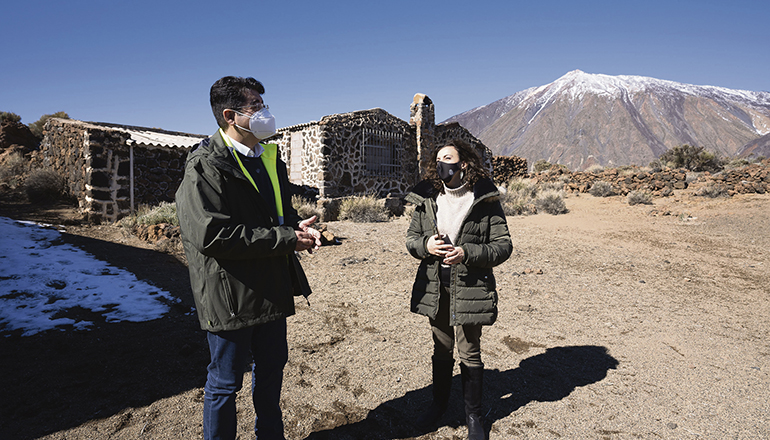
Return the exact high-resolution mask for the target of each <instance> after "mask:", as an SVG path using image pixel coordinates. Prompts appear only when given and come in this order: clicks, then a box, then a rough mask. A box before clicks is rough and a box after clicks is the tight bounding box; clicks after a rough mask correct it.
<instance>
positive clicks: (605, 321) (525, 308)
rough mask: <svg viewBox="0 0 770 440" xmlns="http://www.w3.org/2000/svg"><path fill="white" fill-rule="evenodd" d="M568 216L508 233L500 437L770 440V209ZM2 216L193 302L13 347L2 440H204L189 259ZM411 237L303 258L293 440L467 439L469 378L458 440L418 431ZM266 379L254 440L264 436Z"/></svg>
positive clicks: (386, 227)
mask: <svg viewBox="0 0 770 440" xmlns="http://www.w3.org/2000/svg"><path fill="white" fill-rule="evenodd" d="M566 202H567V207H568V208H569V213H568V214H564V215H559V216H551V215H547V214H540V215H534V216H526V217H509V218H508V226H509V228H510V230H511V235H512V238H513V243H514V249H515V250H514V254H513V255H512V257H511V258H510V259H509V260H508V261H507V262H506V263H504V264H503V265H501V266H499V267H498V268H497V269H496V276H497V280H498V290H499V296H500V304H499V306H500V315H499V319H498V322H497V323H496V324H495V325H494V326H492V327H485V330H484V336H483V337H482V359H483V360H484V362H485V366H486V373H485V393H484V404H485V409H486V410H487V413H486V421H487V429H488V430H489V436H490V439H493V440H496V439H512V438H522V439H557V438H567V439H583V438H592V439H634V438H641V439H655V438H660V439H728V438H729V439H767V438H770V404H769V403H768V402H770V377H768V374H769V373H770V343H769V342H768V337H770V334H769V333H770V318H769V316H770V306H769V304H770V301H769V297H770V276H769V275H768V269H769V267H768V266H769V265H770V250H769V249H770V234H769V233H768V232H769V231H770V227H769V226H770V209H769V207H770V195H769V194H765V195H756V194H755V195H739V196H735V197H732V198H729V199H727V198H722V199H705V198H702V197H695V196H693V195H692V191H689V190H685V191H677V192H676V193H675V195H674V196H673V197H669V198H663V199H655V200H654V205H635V206H629V205H627V204H626V203H625V199H624V198H622V197H609V198H594V197H592V196H589V195H580V196H576V195H570V196H569V197H568V198H567V199H566ZM0 206H2V209H0V215H3V216H7V217H12V218H28V219H37V220H43V221H48V222H52V223H65V224H69V226H67V228H66V229H67V232H66V233H65V234H64V236H63V240H65V241H66V242H69V243H73V244H75V245H77V246H79V247H81V248H83V249H85V250H87V251H89V252H91V253H92V254H94V255H96V256H97V257H99V258H101V259H104V260H107V261H108V262H110V263H112V264H113V265H115V266H119V267H122V268H125V269H128V270H130V271H132V272H134V273H135V274H136V275H137V276H138V277H139V278H141V279H144V280H146V281H149V282H151V283H154V284H155V285H157V286H159V287H161V288H163V289H165V290H167V291H169V292H171V293H172V294H173V295H175V296H178V297H179V298H180V299H181V300H182V302H181V303H180V304H178V305H177V306H175V307H174V308H173V309H172V310H171V312H170V313H169V314H168V316H167V317H165V318H163V319H160V320H156V321H151V322H144V323H120V324H108V323H105V322H104V320H103V319H102V320H101V321H100V322H99V321H97V325H96V328H95V329H94V330H92V331H85V332H75V331H51V332H47V333H44V334H39V335H36V336H32V337H21V336H19V335H18V334H7V333H6V334H0V353H2V362H0V374H2V377H3V379H4V380H3V382H4V386H3V387H2V397H1V398H0V439H3V440H6V439H8V440H11V439H19V440H25V439H49V440H53V439H62V440H63V439H68V440H69V439H197V438H202V425H201V423H202V410H203V391H202V386H203V384H204V382H205V373H206V364H207V356H208V349H207V346H206V342H205V335H204V333H203V332H202V331H201V330H200V329H199V328H198V325H197V321H196V319H195V316H194V314H192V313H191V307H192V299H191V294H190V291H189V281H188V278H187V269H186V266H185V264H184V258H183V256H181V255H179V254H174V253H173V252H172V253H164V252H160V251H159V250H158V248H156V247H154V246H153V245H150V244H148V243H145V242H142V241H140V240H138V239H137V238H136V237H133V236H131V235H130V234H127V233H126V232H124V231H122V230H120V229H119V228H115V227H112V226H90V227H89V226H84V225H78V222H77V215H75V214H74V213H73V212H72V211H71V210H68V209H67V207H66V206H53V207H50V208H48V209H40V208H36V209H33V208H29V207H25V206H24V205H23V204H17V203H14V202H13V201H10V202H9V201H4V203H3V204H2V205H0ZM407 221H408V220H407V219H404V218H401V219H396V220H394V221H391V222H388V223H371V224H355V223H349V222H330V223H327V226H328V228H329V230H330V231H332V232H334V233H335V234H336V235H337V236H338V237H340V238H341V244H339V245H336V246H325V247H323V248H321V250H320V251H319V252H317V253H316V254H313V255H304V256H303V258H302V264H303V266H304V267H305V269H306V271H307V274H308V277H309V279H310V283H311V286H312V287H313V289H314V293H313V294H312V295H311V296H310V305H309V306H308V304H307V303H306V302H305V301H304V299H301V298H300V299H297V302H296V305H297V314H296V315H295V316H293V317H291V318H290V319H289V347H290V352H289V363H288V365H287V367H286V370H285V379H284V389H283V397H282V406H283V409H284V423H285V426H286V436H287V438H288V439H291V440H295V439H412V438H416V439H462V438H465V432H466V431H465V427H464V426H463V424H464V415H463V410H462V404H461V398H460V378H459V366H456V367H455V378H454V383H453V399H452V404H451V406H450V410H449V412H448V414H447V415H446V416H445V417H444V419H443V420H442V423H441V425H440V426H439V427H438V428H437V429H436V430H434V431H432V432H421V431H419V430H417V429H416V428H414V427H413V425H412V422H413V421H414V420H415V419H416V417H417V415H418V414H419V413H420V411H422V410H423V409H424V408H425V407H426V405H427V403H428V402H429V400H430V354H431V340H430V330H429V327H428V322H427V318H424V317H421V316H418V315H414V314H412V313H410V312H409V308H408V304H409V292H410V289H411V283H412V280H413V277H414V274H415V271H416V268H417V264H418V262H417V260H415V259H413V258H412V257H410V256H409V255H408V254H407V252H406V249H405V246H404V237H405V231H406V228H407ZM165 249H167V247H166V248H165ZM73 313H78V311H73ZM79 313H90V312H87V311H80V312H79ZM89 318H90V319H94V318H95V319H97V320H98V319H99V317H98V316H96V317H94V316H90V317H89ZM249 381H250V375H249V374H246V375H245V376H244V385H245V386H244V389H243V390H242V392H241V393H240V395H239V402H238V404H239V428H238V429H239V438H240V439H250V438H253V432H252V424H253V409H252V408H251V404H250V401H249V393H248V384H249Z"/></svg>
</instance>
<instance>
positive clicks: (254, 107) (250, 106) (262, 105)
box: [238, 102, 270, 113]
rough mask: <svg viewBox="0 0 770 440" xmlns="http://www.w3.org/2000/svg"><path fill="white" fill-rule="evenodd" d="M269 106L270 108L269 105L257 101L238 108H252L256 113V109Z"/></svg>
mask: <svg viewBox="0 0 770 440" xmlns="http://www.w3.org/2000/svg"><path fill="white" fill-rule="evenodd" d="M269 108H270V106H269V105H267V104H263V103H261V102H258V103H256V104H251V105H246V106H243V107H241V108H239V109H238V110H253V111H254V112H255V113H256V112H258V111H260V110H262V109H269Z"/></svg>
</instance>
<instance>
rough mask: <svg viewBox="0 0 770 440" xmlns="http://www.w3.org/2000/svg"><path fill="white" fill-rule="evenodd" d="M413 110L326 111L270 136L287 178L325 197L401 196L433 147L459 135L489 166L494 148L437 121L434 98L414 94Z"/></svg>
mask: <svg viewBox="0 0 770 440" xmlns="http://www.w3.org/2000/svg"><path fill="white" fill-rule="evenodd" d="M410 110H411V116H410V120H409V122H406V121H404V120H402V119H399V118H397V117H395V116H393V115H391V114H390V113H388V112H386V111H385V110H383V109H379V108H375V109H372V110H361V111H355V112H351V113H343V114H336V115H330V116H324V117H323V118H321V120H320V121H313V122H308V123H305V124H299V125H293V126H290V127H285V128H281V129H279V130H278V133H277V134H276V135H275V136H273V137H272V138H270V139H268V140H267V141H268V142H273V143H277V144H278V146H279V150H280V152H281V159H283V160H284V161H285V162H286V164H287V167H288V169H289V179H290V180H291V181H292V182H293V183H295V184H297V185H307V186H310V187H313V188H316V189H318V192H319V195H320V196H321V197H322V198H335V197H344V196H350V195H360V194H374V195H378V196H381V197H382V196H386V195H387V194H391V195H393V196H402V195H404V194H406V192H407V190H408V189H409V188H410V187H412V186H413V185H414V184H416V183H417V182H418V181H419V180H420V177H421V176H422V175H423V174H424V170H425V167H426V166H427V165H428V164H427V161H429V160H430V157H431V154H432V152H433V149H434V148H435V147H436V146H437V145H443V144H444V143H446V142H448V141H449V140H451V139H455V138H462V139H464V140H466V141H468V142H469V143H470V144H471V145H473V146H474V147H475V148H476V150H477V151H478V152H479V154H480V155H481V157H482V159H483V161H484V163H485V165H486V167H487V168H488V169H490V171H491V168H492V153H491V151H490V150H489V149H488V148H487V147H486V146H484V144H483V143H481V141H479V140H478V139H476V138H475V137H474V136H473V135H472V134H471V133H470V132H469V131H468V130H466V129H464V128H463V127H461V126H460V125H459V124H457V123H452V124H446V125H444V124H442V125H436V122H435V113H434V108H433V102H432V101H431V100H430V98H428V97H427V96H425V95H423V94H417V95H415V97H414V100H413V102H412V105H411V107H410Z"/></svg>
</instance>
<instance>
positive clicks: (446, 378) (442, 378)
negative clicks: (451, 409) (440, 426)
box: [417, 356, 455, 429]
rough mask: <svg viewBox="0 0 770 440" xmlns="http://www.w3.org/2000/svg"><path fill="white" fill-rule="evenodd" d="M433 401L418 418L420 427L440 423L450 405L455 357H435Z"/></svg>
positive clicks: (428, 426) (425, 427)
mask: <svg viewBox="0 0 770 440" xmlns="http://www.w3.org/2000/svg"><path fill="white" fill-rule="evenodd" d="M432 360H433V402H431V404H430V406H429V407H428V409H427V410H426V411H425V413H424V414H423V415H422V416H420V418H419V419H418V420H417V426H418V427H419V428H423V429H428V428H431V427H433V426H434V425H435V424H436V423H438V421H439V419H441V416H442V415H444V413H445V412H446V409H447V406H448V405H449V391H450V390H451V389H452V370H453V369H454V365H455V361H454V359H436V357H435V356H434V357H433V359H432Z"/></svg>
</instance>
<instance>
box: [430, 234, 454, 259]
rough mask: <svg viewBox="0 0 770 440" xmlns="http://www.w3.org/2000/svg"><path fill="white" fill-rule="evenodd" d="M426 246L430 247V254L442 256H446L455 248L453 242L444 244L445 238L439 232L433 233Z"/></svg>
mask: <svg viewBox="0 0 770 440" xmlns="http://www.w3.org/2000/svg"><path fill="white" fill-rule="evenodd" d="M425 247H426V248H427V249H428V253H429V254H431V255H435V256H437V257H442V258H445V257H446V255H447V253H449V252H450V251H451V250H452V249H454V246H452V245H451V244H444V240H443V239H442V237H441V236H440V235H439V234H436V235H431V236H430V237H429V238H428V243H427V244H426V245H425Z"/></svg>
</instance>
